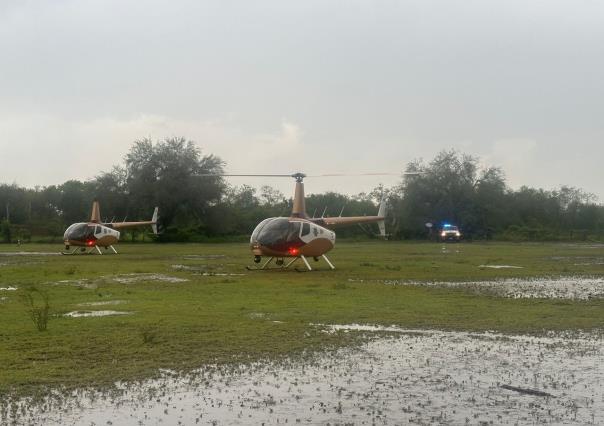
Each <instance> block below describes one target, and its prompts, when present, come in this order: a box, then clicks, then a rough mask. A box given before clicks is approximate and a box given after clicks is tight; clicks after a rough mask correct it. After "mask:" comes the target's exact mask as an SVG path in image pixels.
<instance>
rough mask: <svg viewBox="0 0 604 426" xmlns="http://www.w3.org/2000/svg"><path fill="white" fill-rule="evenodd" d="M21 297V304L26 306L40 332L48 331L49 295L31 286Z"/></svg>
mask: <svg viewBox="0 0 604 426" xmlns="http://www.w3.org/2000/svg"><path fill="white" fill-rule="evenodd" d="M20 297H21V302H22V303H23V305H25V310H26V312H27V313H28V314H29V316H30V318H31V320H32V321H33V322H34V324H35V326H36V328H37V329H38V331H46V329H47V326H48V318H49V312H50V306H49V303H48V294H47V293H46V292H45V291H42V290H39V289H38V288H36V287H34V286H31V287H28V288H27V289H25V290H24V291H23V292H22V293H21V295H20Z"/></svg>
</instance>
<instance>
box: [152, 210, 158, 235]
mask: <svg viewBox="0 0 604 426" xmlns="http://www.w3.org/2000/svg"><path fill="white" fill-rule="evenodd" d="M158 213H159V207H155V210H153V217H152V218H151V229H153V233H154V234H155V235H157V219H158Z"/></svg>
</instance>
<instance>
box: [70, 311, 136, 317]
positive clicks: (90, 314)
mask: <svg viewBox="0 0 604 426" xmlns="http://www.w3.org/2000/svg"><path fill="white" fill-rule="evenodd" d="M112 315H132V312H125V311H73V312H68V313H66V314H64V315H63V316H64V317H70V318H85V317H109V316H112Z"/></svg>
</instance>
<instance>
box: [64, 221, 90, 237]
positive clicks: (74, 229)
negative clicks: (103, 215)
mask: <svg viewBox="0 0 604 426" xmlns="http://www.w3.org/2000/svg"><path fill="white" fill-rule="evenodd" d="M93 234H94V226H88V224H87V223H74V224H73V225H71V226H70V227H69V228H67V230H66V231H65V235H64V238H65V239H66V240H77V241H83V240H85V239H87V238H90V237H92V236H93Z"/></svg>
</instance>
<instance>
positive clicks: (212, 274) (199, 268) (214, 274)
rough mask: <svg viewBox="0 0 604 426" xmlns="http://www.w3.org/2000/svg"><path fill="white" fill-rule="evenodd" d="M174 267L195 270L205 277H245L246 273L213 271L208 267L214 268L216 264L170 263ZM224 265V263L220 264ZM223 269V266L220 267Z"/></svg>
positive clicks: (179, 269)
mask: <svg viewBox="0 0 604 426" xmlns="http://www.w3.org/2000/svg"><path fill="white" fill-rule="evenodd" d="M170 266H171V267H172V269H175V270H177V271H189V272H193V273H194V275H201V276H203V277H243V276H245V274H232V273H227V272H211V271H208V269H214V268H215V267H216V265H212V266H206V265H202V266H191V265H170ZM219 266H222V265H219ZM219 269H221V268H219Z"/></svg>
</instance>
